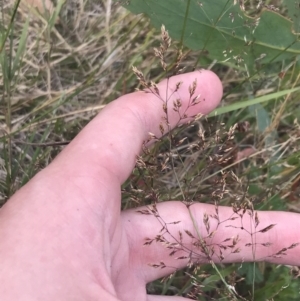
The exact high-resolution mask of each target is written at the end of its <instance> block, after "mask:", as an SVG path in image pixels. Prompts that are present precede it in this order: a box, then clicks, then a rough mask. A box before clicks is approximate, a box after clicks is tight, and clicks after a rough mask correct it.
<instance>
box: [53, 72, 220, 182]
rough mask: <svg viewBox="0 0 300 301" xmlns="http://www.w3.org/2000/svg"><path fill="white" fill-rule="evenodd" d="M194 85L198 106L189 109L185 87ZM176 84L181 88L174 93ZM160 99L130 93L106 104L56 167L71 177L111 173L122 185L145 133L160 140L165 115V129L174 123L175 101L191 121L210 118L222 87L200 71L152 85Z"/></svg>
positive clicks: (145, 136)
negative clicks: (85, 172)
mask: <svg viewBox="0 0 300 301" xmlns="http://www.w3.org/2000/svg"><path fill="white" fill-rule="evenodd" d="M193 82H195V83H196V87H195V93H194V96H193V97H195V96H196V95H199V99H198V100H197V101H198V102H199V103H198V104H196V105H194V106H190V104H191V103H190V102H191V96H190V91H189V87H191V86H192V84H193ZM178 83H182V84H181V86H180V87H179V88H178V89H177V88H176V86H177V84H178ZM157 87H158V90H159V93H160V95H161V98H160V99H159V98H158V97H157V95H155V94H154V93H145V92H142V91H141V92H135V93H132V94H127V95H125V96H122V97H120V98H119V99H117V100H116V101H114V102H112V103H110V104H109V105H108V106H107V107H106V108H105V109H104V110H103V111H102V112H101V113H100V114H99V115H98V116H97V117H96V118H95V119H94V120H93V121H92V122H90V123H89V124H88V125H87V126H86V127H85V128H84V129H83V130H82V132H81V133H80V134H79V135H78V136H77V137H76V138H75V139H74V140H73V141H72V143H70V145H68V147H67V148H66V149H65V150H64V151H63V152H62V153H61V154H60V155H59V156H58V158H57V160H56V161H58V162H59V164H63V165H61V166H64V170H65V171H66V172H69V173H71V174H74V173H78V172H82V171H84V170H88V172H89V176H91V177H93V176H97V175H98V174H99V169H100V168H101V169H102V170H103V169H104V170H106V171H108V172H109V173H111V174H112V175H113V176H114V177H115V178H116V179H117V180H118V181H119V183H120V184H121V183H123V182H124V181H125V180H126V178H127V177H128V176H129V174H130V173H131V171H132V169H133V167H134V165H135V161H136V156H137V155H138V154H139V153H140V150H141V147H142V144H143V142H144V141H145V140H146V139H147V138H148V137H149V132H151V133H154V134H155V135H156V136H157V137H159V136H161V133H160V130H159V124H160V123H161V121H162V118H163V117H166V112H165V111H164V109H163V105H164V104H166V105H167V117H168V122H169V125H170V128H173V127H174V126H176V125H177V124H178V122H180V116H179V114H178V112H175V111H174V110H173V106H174V104H173V103H174V101H176V100H180V102H181V107H180V109H179V112H180V114H181V115H183V114H184V113H185V114H186V115H187V116H189V117H191V116H194V115H196V114H198V113H202V114H207V113H209V112H211V111H212V110H213V109H214V108H215V107H216V106H217V105H218V104H219V102H220V99H221V97H222V93H223V92H222V91H223V89H222V84H221V82H220V80H219V78H218V77H217V76H216V75H215V74H214V73H213V72H211V71H207V70H200V71H195V72H191V73H187V74H181V75H177V76H174V77H171V78H169V79H168V80H164V81H162V82H161V83H160V84H158V85H157Z"/></svg>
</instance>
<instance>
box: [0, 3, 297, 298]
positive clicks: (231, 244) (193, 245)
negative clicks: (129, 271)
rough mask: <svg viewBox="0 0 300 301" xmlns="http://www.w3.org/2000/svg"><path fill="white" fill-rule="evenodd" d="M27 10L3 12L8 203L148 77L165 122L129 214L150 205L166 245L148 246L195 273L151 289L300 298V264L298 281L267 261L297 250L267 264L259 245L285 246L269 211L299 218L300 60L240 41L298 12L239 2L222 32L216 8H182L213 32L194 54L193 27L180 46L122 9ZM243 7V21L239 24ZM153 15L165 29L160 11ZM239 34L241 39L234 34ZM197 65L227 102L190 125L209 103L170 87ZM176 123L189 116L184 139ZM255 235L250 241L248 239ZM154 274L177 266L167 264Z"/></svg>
mask: <svg viewBox="0 0 300 301" xmlns="http://www.w3.org/2000/svg"><path fill="white" fill-rule="evenodd" d="M141 2H145V1H142V0H141V1H140V2H139V3H141ZM204 2H205V3H206V2H207V1H203V3H204ZM212 2H214V1H211V3H212ZM221 2H222V1H221V0H220V1H219V0H218V3H221ZM295 2H297V1H295ZM15 3H18V2H15V1H12V0H6V1H3V2H1V4H0V9H1V19H0V94H1V95H2V97H1V101H0V110H1V113H0V150H1V156H0V202H1V204H3V203H4V202H5V201H6V200H7V199H8V198H9V197H10V196H11V195H12V194H13V193H14V192H15V191H16V190H17V189H19V188H20V187H21V186H22V185H24V184H25V183H26V182H27V181H28V180H30V179H31V178H32V177H33V176H34V175H35V174H36V173H37V172H38V171H39V170H41V169H42V168H44V167H45V166H47V165H48V164H49V163H50V162H51V161H52V160H53V158H54V157H55V156H56V155H57V154H58V153H59V151H60V150H61V148H62V146H63V145H65V144H67V143H68V142H69V141H70V140H71V139H72V138H73V137H74V136H75V135H76V134H77V133H78V132H79V131H80V129H81V128H82V127H83V126H84V125H85V124H86V123H87V122H88V121H89V120H90V119H91V118H92V117H93V116H94V115H95V114H96V113H97V112H98V111H99V110H101V109H102V108H103V107H105V105H106V104H107V103H108V102H110V101H111V100H113V99H115V98H117V97H118V96H120V95H122V94H125V93H128V92H132V91H133V90H134V88H135V86H136V78H137V79H138V82H139V85H138V88H139V89H140V90H143V91H144V92H145V93H152V94H153V95H155V96H156V97H157V100H158V102H160V103H161V110H162V119H161V122H160V124H159V129H158V130H159V131H158V132H156V134H154V133H149V138H148V139H147V141H145V143H144V144H143V150H142V154H140V156H138V157H137V160H136V166H135V168H134V170H133V173H132V175H131V176H130V178H129V179H128V181H126V182H125V183H124V184H123V186H122V209H127V208H136V207H137V206H141V205H145V206H146V207H144V209H142V210H137V211H138V212H137V214H143V215H147V216H148V217H150V218H152V217H153V221H154V222H157V221H158V222H159V223H160V225H161V230H160V231H159V233H157V235H156V236H155V237H145V242H144V243H145V248H147V247H148V248H151V245H152V244H154V243H160V244H162V245H163V246H164V247H165V248H166V249H168V250H169V251H170V253H169V255H170V257H172V258H176V259H177V260H180V261H182V262H184V264H185V265H186V268H185V269H184V270H183V271H176V270H173V271H174V273H173V274H172V275H171V277H169V278H166V279H163V281H161V282H159V281H156V282H153V283H151V284H149V285H148V292H149V293H154V294H162V295H181V296H189V297H190V298H192V299H194V300H220V299H222V300H238V299H240V300H274V299H275V297H276V300H283V301H284V300H298V299H299V285H298V283H297V281H296V280H293V278H292V277H295V278H296V277H299V269H297V268H296V267H293V268H292V272H291V273H290V271H289V269H288V268H287V267H284V266H279V267H275V266H273V265H269V264H266V263H263V262H262V261H263V260H265V259H268V258H269V259H270V258H274V257H278V256H286V255H288V254H289V251H290V250H291V249H293V248H296V247H298V241H295V242H294V243H293V244H291V245H287V246H286V247H285V248H282V249H281V250H276V251H275V252H273V251H272V252H270V254H269V255H267V256H268V258H257V249H258V248H266V249H270V247H271V246H272V241H269V239H268V237H269V234H270V233H272V231H274V227H276V221H274V222H273V221H272V222H271V223H268V224H266V222H265V221H263V220H261V217H260V215H259V213H258V212H257V211H256V210H258V209H261V210H292V211H294V212H300V205H299V197H300V189H299V187H300V159H299V158H300V125H299V124H300V122H299V116H300V108H299V91H300V88H299V84H300V75H299V74H300V64H299V58H297V57H292V52H293V51H296V52H297V51H298V50H297V49H296V50H293V48H291V49H287V48H286V49H285V48H284V49H283V50H282V51H281V52H282V53H283V52H285V51H286V53H287V55H286V56H284V55H283V57H284V59H282V60H279V59H278V57H277V56H275V55H274V57H270V56H265V57H263V56H262V55H263V54H264V53H265V52H264V51H260V48H259V47H261V45H260V44H259V41H260V40H259V38H261V37H260V36H258V38H257V39H254V40H253V41H252V40H250V39H249V37H248V38H247V37H246V39H243V38H244V37H243V38H242V39H238V37H237V35H238V34H239V32H247V33H248V32H250V35H254V34H257V33H258V31H257V29H258V28H259V26H261V24H262V23H261V20H260V21H259V19H256V20H254V21H253V22H251V24H250V23H249V22H250V21H249V22H248V23H247V22H244V23H241V24H242V25H240V27H238V26H237V25H236V24H237V23H238V22H240V20H242V19H241V16H243V17H245V14H248V15H249V16H252V17H255V16H258V15H259V14H260V13H261V12H262V11H263V12H264V11H271V12H274V11H276V15H279V14H281V15H283V16H287V17H290V19H292V20H296V19H295V18H296V17H297V14H292V15H290V11H291V9H290V7H293V8H294V6H288V8H289V9H287V7H286V6H285V4H284V1H277V0H276V1H275V0H270V1H259V0H253V1H252V0H251V1H233V0H230V1H226V5H229V6H230V8H229V9H230V11H229V10H228V11H227V10H223V11H222V13H221V14H219V15H218V16H217V19H216V20H219V21H220V22H217V21H216V22H215V23H213V22H212V21H211V20H210V19H209V18H207V17H206V16H208V14H207V13H208V9H209V7H207V6H206V4H205V3H204V4H203V3H202V2H201V1H200V2H199V1H193V0H192V1H183V2H181V4H183V3H186V7H185V11H184V15H185V21H186V22H185V21H184V22H183V24H186V26H189V22H190V21H191V20H192V21H193V18H190V15H192V13H193V12H191V10H189V9H188V7H189V6H188V5H189V4H191V5H194V4H195V5H196V6H195V11H198V10H199V9H200V10H201V14H203V16H204V17H203V22H204V23H203V24H204V26H206V25H207V26H208V28H210V30H211V31H210V32H203V34H202V35H201V37H206V40H205V41H203V47H202V46H201V47H202V48H201V49H200V50H198V51H191V50H190V49H188V48H186V47H185V46H184V45H187V46H188V45H189V43H193V41H194V37H195V35H196V33H195V35H194V36H192V37H191V35H189V31H188V30H186V27H185V25H183V26H182V28H180V37H181V38H179V40H180V41H179V42H176V41H172V43H171V38H170V35H169V32H170V33H171V30H173V29H176V26H174V28H165V26H161V24H160V26H161V32H160V37H159V34H158V33H157V31H155V30H154V29H153V28H152V27H151V25H150V22H149V20H148V19H147V18H146V17H145V16H142V15H138V16H134V15H132V14H130V13H129V12H128V11H126V10H125V9H124V8H122V7H121V6H120V5H119V4H118V3H117V2H112V1H110V0H107V1H106V0H101V1H99V0H89V1H73V0H66V1H62V0H57V1H53V2H52V1H33V0H28V1H26V0H22V1H21V5H20V7H18V9H17V8H16V6H15ZM26 3H27V4H26ZM41 3H43V5H42V6H41V5H40V4H41ZM120 3H121V5H124V6H125V7H129V8H130V9H134V7H133V6H131V4H133V3H136V1H130V0H129V1H120ZM166 3H167V1H166ZM215 3H217V2H215ZM152 4H153V5H154V4H155V5H157V4H159V1H154V2H152ZM132 7H133V8H132ZM148 8H149V9H150V8H151V9H152V7H148ZM160 8H161V7H160ZM217 8H218V9H219V8H220V7H219V6H218V7H217ZM231 9H233V11H231ZM238 9H240V10H241V13H240V15H238V14H232V12H234V11H236V10H238ZM295 9H296V7H295ZM177 11H179V10H176V12H177ZM209 12H211V11H209ZM227 12H228V14H227ZM295 12H297V10H295ZM180 13H181V11H180ZM267 15H268V14H267ZM151 17H153V18H154V17H157V18H156V20H159V14H155V13H154V14H153V15H151ZM180 18H181V16H180ZM222 18H223V19H222ZM245 18H246V17H245ZM246 19H247V20H248V18H246ZM246 19H245V20H246ZM228 20H229V21H230V22H229V23H230V24H229V23H228V22H227V21H228ZM280 20H281V21H282V22H283V23H284V24H287V22H290V21H288V20H286V21H284V20H283V19H280ZM164 21H168V20H164ZM221 21H222V22H223V21H224V22H225V24H227V23H228V24H227V25H228V26H227V25H226V26H222V24H221ZM226 22H227V23H226ZM288 24H289V23H288ZM229 25H230V26H236V28H233V29H232V30H230V31H228V28H230V27H229ZM291 25H292V24H291ZM199 26H200V25H199ZM193 28H197V27H193ZM290 28H291V27H288V30H291V29H290ZM295 28H296V27H295ZM215 29H216V30H217V33H218V34H219V35H218V37H219V38H220V39H221V38H222V39H223V40H225V41H227V38H226V36H225V35H224V32H225V33H226V34H227V36H228V34H230V35H231V36H232V37H231V38H232V39H233V41H234V42H235V43H238V45H239V47H241V49H242V50H243V51H240V52H239V53H234V52H233V51H232V49H231V47H227V46H225V44H224V43H219V44H218V45H217V46H218V47H215V44H211V43H210V42H211V41H210V37H214V35H211V34H210V33H211V32H212V31H213V30H215ZM168 31H169V32H168ZM253 31H254V33H253ZM294 31H296V29H295V30H294ZM198 32H199V30H198V31H197V33H198ZM293 35H295V34H294V32H293ZM263 37H265V36H263ZM215 40H216V39H214V41H215ZM223 40H222V41H223ZM295 43H296V41H295ZM272 45H273V44H272V41H270V43H269V44H268V45H267V46H268V47H271V49H273V48H272V47H273V46H272ZM211 46H212V47H211ZM229 46H230V45H229ZM287 46H288V45H285V47H287ZM210 47H211V48H210ZM255 47H258V50H259V51H260V52H259V53H258V54H257V53H256V52H255V50H256V48H255ZM291 47H292V46H291ZM153 48H154V53H153ZM244 50H245V51H244ZM273 50H274V49H273ZM275 50H276V49H275ZM275 50H274V51H275ZM290 50H291V51H290ZM215 51H218V53H215ZM276 51H277V50H276ZM289 51H290V52H289ZM276 53H277V52H276ZM282 53H280V55H281V54H282ZM254 54H255V60H253V61H251V62H252V63H253V64H252V65H251V66H250V65H247V62H248V61H249V60H248V61H247V57H249V56H251V55H254ZM276 55H277V54H276ZM249 62H250V61H249ZM266 62H267V63H266ZM249 64H250V63H249ZM132 66H135V67H132ZM195 68H197V69H200V68H206V69H212V70H213V71H215V72H216V73H217V74H218V76H219V77H220V78H221V80H222V82H223V86H224V98H223V100H222V104H221V106H220V107H219V108H218V109H216V110H215V111H214V112H213V113H211V114H210V115H209V116H203V115H202V114H198V115H197V116H188V114H187V112H188V110H189V109H190V108H191V107H193V106H195V105H197V104H199V102H200V101H203V102H204V101H206V100H205V99H202V97H201V95H200V94H197V93H196V91H197V87H199V85H200V83H199V82H197V81H196V80H195V81H194V82H192V83H191V84H190V86H189V87H187V88H185V89H188V93H189V102H188V105H187V106H185V107H183V103H182V101H181V99H180V97H174V96H177V95H180V93H178V92H180V89H183V87H184V85H183V84H182V83H181V82H178V83H176V85H175V86H174V87H171V86H169V81H168V78H169V77H170V76H172V75H173V74H178V73H181V72H182V71H183V70H185V71H191V70H194V69H195ZM140 70H143V72H141V71H140ZM132 71H133V72H132ZM199 72H201V70H200V71H199ZM162 78H167V83H168V85H167V87H168V88H167V89H166V91H162V90H160V89H159V86H158V85H157V84H156V83H157V82H158V81H159V80H161V79H162ZM170 114H173V115H174V114H176V116H177V117H178V118H177V120H178V122H177V128H176V129H175V130H171V126H170V122H169V116H170ZM187 117H189V118H188V119H187ZM157 133H160V135H158V134H157ZM153 141H155V142H156V143H155V145H153V144H151V146H150V143H149V142H153ZM170 200H178V201H181V202H182V203H183V204H184V206H183V210H186V212H188V213H189V215H190V220H191V222H192V225H193V226H194V227H193V231H188V230H187V229H185V228H184V226H183V228H182V229H183V230H182V231H177V230H174V229H176V226H178V224H181V222H182V221H180V220H177V221H168V222H166V221H165V220H164V219H163V218H162V216H161V213H160V212H159V210H158V206H157V204H158V203H159V202H162V201H170ZM199 202H202V203H210V204H211V205H212V206H213V210H212V211H211V212H203V214H202V215H201V216H195V215H194V211H193V208H194V206H197V203H199ZM222 205H227V206H231V211H230V212H229V213H228V216H220V213H219V209H220V206H222ZM262 225H263V226H262ZM221 228H222V229H224V228H225V229H229V228H235V229H236V233H237V234H236V235H235V236H234V237H228V235H227V236H226V232H222V233H221V232H220V229H221ZM177 229H178V228H177ZM245 234H246V237H248V238H249V239H248V240H247V242H245V241H244V240H242V239H241V237H242V236H245ZM220 236H222V237H221V238H220ZM272 250H273V249H272ZM145 251H146V249H145ZM243 252H250V254H251V256H252V259H253V261H257V262H258V263H256V264H249V263H246V262H243V259H242V258H243V257H242V254H243ZM236 254H241V255H240V256H241V257H240V258H241V261H242V262H241V263H239V264H236V265H234V264H232V265H228V264H227V261H229V260H230V258H231V256H235V255H236ZM270 261H271V260H270ZM216 262H218V265H217V264H216ZM206 263H208V264H206ZM200 264H201V265H200ZM149 265H151V266H152V267H153V268H159V269H160V268H162V269H167V268H168V269H171V267H169V266H167V264H166V263H164V262H161V260H160V259H159V258H158V259H157V262H149ZM274 283H276V288H275V289H274Z"/></svg>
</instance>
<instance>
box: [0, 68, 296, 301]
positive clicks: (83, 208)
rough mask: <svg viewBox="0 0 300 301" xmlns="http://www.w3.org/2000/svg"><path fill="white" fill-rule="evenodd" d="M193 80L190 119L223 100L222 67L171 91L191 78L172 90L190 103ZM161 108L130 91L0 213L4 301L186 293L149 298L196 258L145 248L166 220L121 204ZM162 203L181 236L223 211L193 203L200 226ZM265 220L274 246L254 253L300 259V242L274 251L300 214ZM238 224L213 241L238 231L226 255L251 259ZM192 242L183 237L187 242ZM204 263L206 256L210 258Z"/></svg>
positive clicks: (176, 206) (286, 241)
mask: <svg viewBox="0 0 300 301" xmlns="http://www.w3.org/2000/svg"><path fill="white" fill-rule="evenodd" d="M195 79H197V83H198V84H197V89H196V94H201V98H200V100H201V101H200V103H199V104H198V105H197V106H195V107H193V108H191V109H188V111H187V114H188V115H189V116H193V115H195V114H197V113H199V112H201V113H204V114H207V113H208V112H210V111H211V110H213V109H214V108H215V107H216V106H217V105H218V104H219V101H220V99H221V97H222V85H221V83H220V81H219V79H218V78H217V76H216V75H215V74H214V73H212V72H210V71H204V70H202V71H196V72H193V73H188V74H185V75H179V76H177V77H173V78H171V79H170V81H169V90H170V92H171V91H172V90H174V88H175V84H176V83H177V82H179V81H182V82H183V84H182V86H181V88H180V90H179V91H178V92H176V93H175V94H176V95H174V97H176V98H178V97H180V99H181V100H182V103H183V106H182V109H185V108H186V106H187V102H188V100H189V94H188V87H189V85H191V84H192V82H193V81H194V80H195ZM166 87H167V81H163V82H162V83H160V84H159V89H160V91H166ZM203 99H205V101H204V100H203ZM169 106H170V110H169V112H170V114H169V120H170V125H171V126H172V127H173V126H174V125H176V123H177V122H178V115H177V114H176V113H175V112H174V111H172V110H171V107H172V101H170V102H169ZM163 115H164V113H163V112H162V102H161V100H158V99H157V97H155V96H153V95H152V94H146V93H143V92H136V93H132V94H128V95H125V96H122V97H121V98H119V99H117V100H116V101H114V102H112V103H111V104H109V105H108V106H107V107H106V108H105V109H104V110H103V111H102V112H101V113H99V115H98V116H97V117H95V118H94V119H93V120H92V121H91V122H90V123H89V124H88V125H87V126H86V127H85V128H84V129H83V130H82V131H81V132H80V134H79V135H78V136H77V137H76V138H75V139H74V140H73V141H72V142H71V143H70V144H69V145H68V146H67V147H66V148H65V149H64V150H63V151H62V152H61V153H60V155H58V157H57V158H56V159H55V160H54V161H53V162H52V163H51V164H50V165H49V166H48V167H47V168H45V169H44V170H43V171H41V172H40V173H39V174H37V175H36V176H35V177H34V178H33V179H32V180H31V181H30V182H29V183H28V184H27V185H25V186H24V187H23V188H22V189H20V190H19V191H18V192H17V193H16V194H15V195H14V196H13V197H12V198H11V199H10V200H9V201H8V202H7V204H6V205H5V206H4V207H3V208H2V209H1V211H0V258H1V269H0V283H1V285H0V296H1V300H2V301H6V300H7V301H11V300H19V301H23V300H31V301H32V300H43V301H46V300H49V301H50V300H51V301H53V300H56V301H58V300H63V301H67V300H72V301H73V300H76V301H77V300H82V301H83V300H84V301H86V300H90V301H92V300H108V301H115V300H123V301H134V300H138V301H142V300H149V301H153V300H155V301H158V300H187V299H185V298H182V297H163V296H150V295H147V293H146V288H145V286H146V283H148V282H150V281H152V280H154V279H158V278H160V277H162V276H165V275H167V274H169V273H172V272H173V271H174V268H176V269H180V268H182V267H184V266H186V264H187V262H188V260H178V259H176V258H175V257H178V256H180V255H186V253H181V254H180V253H179V254H176V256H175V257H170V256H169V253H170V250H167V249H166V248H165V246H163V245H161V244H160V243H156V242H154V243H152V244H151V245H150V246H144V243H145V239H146V238H147V237H149V238H153V237H155V236H156V235H157V234H158V233H159V231H160V229H161V225H160V223H159V222H158V220H157V219H156V218H155V217H154V216H151V215H141V214H139V213H137V212H136V210H128V211H123V212H121V211H120V204H121V191H120V186H121V184H122V183H123V182H124V181H125V180H126V179H127V177H128V176H129V175H130V173H131V171H132V169H133V168H134V165H135V160H136V156H137V155H138V154H140V151H141V147H142V144H143V141H145V140H146V139H147V138H148V137H149V136H148V133H149V132H152V133H155V134H156V135H157V136H159V135H160V131H159V123H160V122H161V118H162V116H163ZM139 209H141V208H139ZM142 209H145V208H142ZM157 209H158V211H159V214H160V215H161V217H162V218H163V219H164V221H166V222H173V221H181V222H180V223H178V224H176V225H172V226H171V227H170V231H172V234H173V235H174V237H178V231H179V230H180V231H182V232H184V230H189V231H190V232H192V233H194V234H195V235H196V232H197V231H198V232H199V233H200V235H203V236H205V235H206V230H205V227H204V225H203V214H204V213H205V212H206V213H208V214H210V213H214V209H215V208H214V206H211V205H207V204H201V203H198V204H194V205H193V206H191V207H190V209H191V212H192V215H193V218H194V220H195V221H196V223H197V231H196V229H195V227H194V226H193V222H192V219H191V216H190V214H189V212H188V210H187V208H186V206H185V205H183V204H182V203H181V202H177V201H176V200H175V201H170V202H165V203H159V204H158V205H157ZM231 214H232V209H231V208H227V207H220V208H219V216H220V218H221V219H223V220H224V219H226V218H228V217H229V216H230V215H231ZM259 219H260V225H259V227H258V228H259V229H263V228H264V227H266V226H268V225H270V224H276V226H275V227H274V228H273V229H271V230H270V231H268V232H266V233H257V235H256V240H257V242H267V241H268V242H271V243H272V245H271V246H269V247H261V246H259V245H258V246H257V249H256V255H255V256H256V258H257V259H259V260H262V259H264V260H267V261H271V262H273V263H278V264H289V265H300V256H299V255H300V248H299V247H295V248H293V249H290V250H288V251H287V255H286V256H282V257H280V258H273V257H269V256H270V255H272V254H275V253H276V252H278V251H279V250H280V249H282V248H284V247H288V246H290V245H292V244H293V243H298V242H300V234H299V231H298V229H299V228H300V219H299V215H298V214H294V213H286V212H259ZM227 225H228V224H227ZM231 225H234V226H237V228H228V227H226V226H225V224H224V225H220V227H219V229H218V231H217V233H216V234H215V236H214V238H213V239H214V242H215V243H218V242H221V241H222V240H224V238H227V237H235V236H236V235H239V237H240V241H239V242H238V245H237V247H239V248H240V249H241V251H240V252H238V253H235V254H227V256H226V258H225V262H246V261H252V260H253V254H252V252H251V248H246V247H244V246H245V244H247V243H250V242H251V240H250V237H249V235H248V234H247V233H246V232H245V231H242V230H241V229H240V228H239V227H240V221H239V220H235V221H232V222H231ZM212 227H213V222H212ZM244 227H245V228H247V227H248V228H249V227H250V221H249V219H245V221H244ZM190 242H191V239H190V238H189V237H188V236H184V243H186V244H189V243H190ZM194 251H197V250H194ZM214 260H215V261H217V258H214ZM160 261H163V262H164V263H165V264H166V265H167V266H169V267H168V268H166V269H157V268H153V267H152V266H151V265H150V264H155V263H159V262H160ZM201 261H203V262H204V261H207V259H205V258H204V257H203V258H202V259H201Z"/></svg>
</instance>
